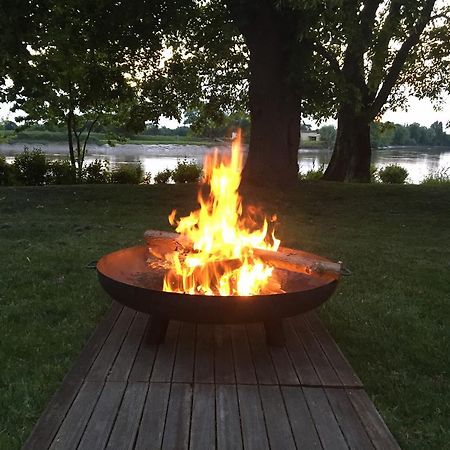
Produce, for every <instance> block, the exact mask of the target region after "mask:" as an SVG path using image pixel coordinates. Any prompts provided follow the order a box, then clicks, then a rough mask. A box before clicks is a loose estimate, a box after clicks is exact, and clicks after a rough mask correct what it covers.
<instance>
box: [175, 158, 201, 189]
mask: <svg viewBox="0 0 450 450" xmlns="http://www.w3.org/2000/svg"><path fill="white" fill-rule="evenodd" d="M202 171H203V169H202V168H201V166H199V165H198V164H197V163H196V162H195V160H190V161H188V159H187V158H184V159H183V160H181V161H178V162H177V167H175V169H174V170H173V171H172V180H173V181H174V182H175V183H195V182H197V181H198V180H199V179H200V176H201V175H202Z"/></svg>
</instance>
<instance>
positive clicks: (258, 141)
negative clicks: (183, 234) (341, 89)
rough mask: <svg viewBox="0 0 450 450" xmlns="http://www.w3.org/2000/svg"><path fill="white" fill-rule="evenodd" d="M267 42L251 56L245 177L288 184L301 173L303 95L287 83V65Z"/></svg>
mask: <svg viewBox="0 0 450 450" xmlns="http://www.w3.org/2000/svg"><path fill="white" fill-rule="evenodd" d="M279 59H280V56H279V55H270V54H267V46H266V45H264V43H261V47H260V48H257V49H254V50H253V51H252V55H251V60H250V70H251V75H250V92H249V94H250V116H251V137H250V146H249V151H248V157H247V162H246V165H245V169H244V173H243V176H244V181H246V182H250V183H252V184H264V185H271V186H278V187H285V186H289V185H292V184H293V183H295V182H296V180H297V176H298V147H299V141H300V99H299V98H298V96H297V95H295V93H294V92H293V91H292V89H290V88H289V86H288V85H287V79H286V78H287V73H286V67H284V65H283V64H282V62H281V61H279Z"/></svg>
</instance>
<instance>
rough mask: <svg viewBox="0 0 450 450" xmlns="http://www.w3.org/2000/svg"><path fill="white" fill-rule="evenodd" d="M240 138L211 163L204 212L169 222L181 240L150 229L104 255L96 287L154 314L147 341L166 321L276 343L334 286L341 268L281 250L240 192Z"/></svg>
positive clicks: (158, 336) (269, 223)
mask: <svg viewBox="0 0 450 450" xmlns="http://www.w3.org/2000/svg"><path fill="white" fill-rule="evenodd" d="M242 161H243V156H242V152H241V148H240V133H238V137H237V139H236V140H235V141H234V142H233V145H232V148H231V155H230V156H228V155H219V154H218V153H217V152H215V153H214V154H212V155H208V156H207V158H206V159H205V164H204V168H205V179H204V183H203V184H202V187H201V189H200V191H199V195H198V202H199V205H200V208H199V209H198V210H196V211H193V212H191V213H190V214H189V216H186V217H181V218H180V219H177V217H176V211H175V210H173V211H172V213H171V214H170V216H169V222H170V223H171V224H172V225H174V226H175V227H176V231H177V233H168V232H162V231H155V230H148V231H146V232H145V235H144V236H145V239H146V241H147V246H141V247H132V248H127V249H123V250H119V251H117V252H114V253H111V254H109V255H106V256H104V257H103V258H102V259H101V260H100V261H99V262H98V264H97V271H98V275H99V279H100V283H101V285H102V286H103V288H104V289H105V290H106V291H107V292H108V293H109V295H110V296H111V297H112V298H114V299H115V300H117V301H119V302H121V303H122V304H124V305H126V306H129V307H131V308H134V309H136V310H138V311H142V312H145V313H149V314H151V323H150V327H149V331H148V334H147V340H148V342H150V343H159V342H161V340H162V339H164V335H165V332H166V329H167V325H168V322H169V320H170V319H176V320H182V321H190V322H207V323H222V324H223V323H242V322H263V323H264V326H265V329H266V338H267V341H268V342H269V343H270V344H273V345H281V344H283V342H284V334H283V329H282V319H283V318H284V317H289V316H294V315H297V314H301V313H304V312H306V311H309V310H311V309H313V308H316V307H317V306H319V305H320V304H321V303H323V302H324V301H325V300H327V299H328V298H329V297H330V295H331V294H332V293H333V291H334V290H335V288H336V285H337V282H338V279H339V276H340V274H341V265H340V263H333V262H331V261H328V260H326V259H325V258H322V257H319V256H316V255H312V254H309V253H306V252H302V251H299V250H293V249H288V248H283V247H280V240H279V239H277V238H276V237H275V225H276V216H275V215H273V216H272V217H271V218H270V219H269V220H268V219H267V218H266V216H265V215H263V214H262V213H261V211H260V210H259V209H258V208H255V207H254V206H248V205H247V206H244V204H243V201H242V198H241V196H240V195H239V192H238V191H239V185H240V181H241V170H242Z"/></svg>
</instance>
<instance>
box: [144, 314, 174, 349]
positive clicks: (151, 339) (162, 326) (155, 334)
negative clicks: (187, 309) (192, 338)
mask: <svg viewBox="0 0 450 450" xmlns="http://www.w3.org/2000/svg"><path fill="white" fill-rule="evenodd" d="M168 325H169V320H168V319H166V318H165V317H163V316H160V315H157V314H153V315H152V316H151V317H150V323H149V326H148V329H147V334H146V336H145V342H146V343H147V344H161V342H163V341H164V338H165V336H166V331H167V326H168Z"/></svg>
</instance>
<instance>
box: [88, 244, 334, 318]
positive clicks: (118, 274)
mask: <svg viewBox="0 0 450 450" xmlns="http://www.w3.org/2000/svg"><path fill="white" fill-rule="evenodd" d="M279 251H282V252H289V253H292V252H295V253H298V254H300V255H303V256H309V257H313V258H315V259H317V260H322V261H326V259H325V258H322V257H319V256H316V255H311V254H309V253H305V252H301V251H298V250H292V249H287V248H281V249H280V250H279ZM147 258H148V248H147V247H146V246H139V247H130V248H125V249H122V250H118V251H116V252H113V253H110V254H108V255H105V256H103V257H102V258H101V259H100V260H99V261H98V263H97V273H98V277H99V280H100V284H101V285H102V287H103V289H104V290H105V291H106V292H107V293H108V294H109V295H110V296H111V297H112V298H113V299H114V300H117V301H118V302H120V303H122V304H123V305H125V306H128V307H130V308H133V309H135V310H137V311H141V312H144V313H148V314H151V315H153V316H157V317H161V318H167V319H174V320H181V321H187V322H203V323H247V322H270V321H274V320H280V319H282V318H283V317H290V316H295V315H298V314H301V313H305V312H307V311H310V310H312V309H314V308H317V307H318V306H319V305H321V304H322V303H323V302H325V301H326V300H327V299H328V298H329V297H330V296H331V294H332V293H333V292H334V290H335V289H336V286H337V283H338V278H339V277H338V275H335V274H325V273H324V274H318V273H314V274H312V275H303V274H299V273H294V272H290V271H284V270H281V271H280V270H277V272H278V273H277V276H278V277H279V279H280V280H281V286H282V289H283V290H284V291H285V293H281V294H271V295H253V296H248V297H244V296H229V297H221V296H206V295H189V294H178V293H171V292H164V291H162V280H163V275H164V272H163V271H161V270H153V269H150V268H149V267H148V265H147V262H146V260H147Z"/></svg>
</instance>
